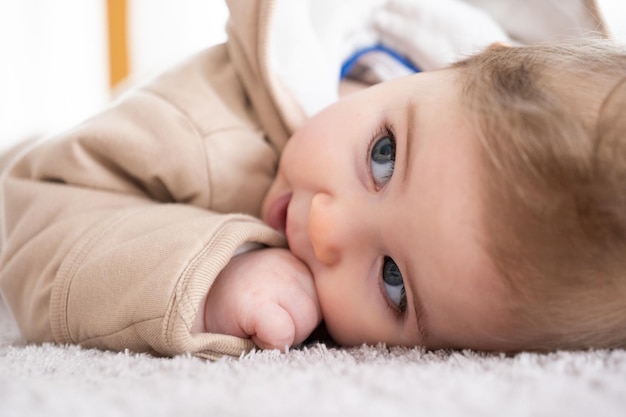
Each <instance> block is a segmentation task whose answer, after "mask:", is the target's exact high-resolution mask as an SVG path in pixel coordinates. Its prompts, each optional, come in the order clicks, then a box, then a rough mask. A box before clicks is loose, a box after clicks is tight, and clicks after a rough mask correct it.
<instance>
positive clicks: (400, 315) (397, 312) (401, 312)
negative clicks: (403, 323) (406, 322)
mask: <svg viewBox="0 0 626 417" xmlns="http://www.w3.org/2000/svg"><path fill="white" fill-rule="evenodd" d="M384 258H385V257H383V262H384ZM379 270H381V271H382V266H381V267H380V268H379ZM381 278H382V277H381ZM378 289H379V290H380V295H381V296H382V297H383V299H384V300H385V306H386V307H387V308H388V309H389V311H391V313H392V314H393V315H394V316H396V319H397V320H403V319H404V318H405V317H406V315H407V311H408V309H407V308H406V306H405V307H404V309H400V308H398V307H397V306H396V305H394V304H393V303H392V302H391V300H390V299H389V297H388V296H387V292H386V290H385V284H384V283H383V280H382V279H379V280H378ZM402 292H403V294H404V296H405V297H406V293H405V292H406V286H405V287H404V288H403V289H402ZM407 302H408V299H407Z"/></svg>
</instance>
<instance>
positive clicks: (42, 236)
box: [0, 46, 284, 357]
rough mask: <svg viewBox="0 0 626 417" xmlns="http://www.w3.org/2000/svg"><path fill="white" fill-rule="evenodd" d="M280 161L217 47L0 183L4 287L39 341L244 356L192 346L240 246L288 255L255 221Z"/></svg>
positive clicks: (27, 160)
mask: <svg viewBox="0 0 626 417" xmlns="http://www.w3.org/2000/svg"><path fill="white" fill-rule="evenodd" d="M276 160H277V155H276V153H275V151H274V150H273V149H272V147H271V146H270V145H268V143H267V141H266V140H265V138H264V135H263V133H262V131H261V129H260V128H259V126H258V125H257V122H256V120H255V117H254V112H253V111H252V110H251V109H250V107H249V103H248V102H247V100H246V97H245V94H244V92H243V90H242V89H241V85H240V83H239V82H238V80H237V76H236V74H235V72H234V71H233V69H232V66H231V65H230V63H229V60H228V57H227V53H226V51H225V48H224V47H223V46H218V47H214V48H212V49H210V50H207V51H205V52H203V53H201V54H199V55H198V56H196V57H195V58H193V59H192V60H191V61H189V62H187V63H186V64H184V65H182V66H181V67H179V68H178V69H176V70H174V71H172V72H170V73H167V74H165V75H163V76H161V77H159V78H158V79H156V80H154V81H153V82H151V83H150V84H147V85H145V86H144V87H143V88H140V89H138V90H136V91H134V92H132V93H129V94H128V95H127V96H126V97H125V98H123V99H121V100H119V101H118V102H117V103H116V104H114V105H112V106H111V107H110V108H108V109H107V110H105V111H104V112H102V113H101V114H98V115H97V116H95V117H93V118H92V119H90V120H87V121H86V122H84V123H83V124H82V125H80V126H78V127H76V128H75V129H72V130H71V131H69V132H66V133H64V134H62V135H60V136H59V137H56V138H53V139H50V140H47V141H45V142H44V143H40V144H38V145H36V146H34V147H32V148H31V149H30V150H28V151H25V152H24V153H23V154H22V156H21V157H18V158H16V160H15V162H14V163H13V164H12V165H11V166H10V167H9V168H8V169H7V170H6V171H5V174H4V176H3V181H2V204H3V213H2V214H3V218H2V220H3V224H2V226H3V230H2V232H3V247H2V258H1V260H0V268H1V269H0V288H1V290H2V294H3V296H4V298H5V299H6V301H7V303H8V305H9V307H10V309H11V311H12V312H13V315H14V317H15V318H16V320H17V322H18V325H19V327H20V329H21V331H22V332H23V334H24V336H25V337H26V338H27V339H28V340H30V341H34V342H46V341H52V342H57V343H74V344H80V345H83V346H85V347H97V348H103V349H113V350H124V349H131V350H134V351H149V352H156V353H159V354H163V355H174V354H178V353H183V352H192V353H194V354H196V355H199V356H204V357H218V356H220V355H223V354H230V355H239V354H240V353H241V352H243V351H246V350H248V349H250V348H251V347H252V346H253V345H252V343H251V342H250V341H249V340H245V339H239V338H236V337H231V336H226V335H217V334H193V335H192V334H190V331H189V330H190V327H191V325H192V323H193V321H194V318H195V316H196V313H197V309H198V306H199V304H200V302H201V300H202V298H203V297H204V295H205V294H206V292H207V291H209V289H210V287H211V284H212V283H213V281H214V279H215V277H216V276H217V275H218V273H219V272H220V270H221V269H222V268H223V267H224V265H226V264H227V263H228V261H229V260H230V258H231V256H232V254H233V253H234V252H235V251H236V249H237V248H238V247H239V246H240V245H241V244H242V243H244V242H247V241H253V242H259V243H262V244H264V245H269V246H281V245H284V239H283V238H282V236H281V235H280V234H278V233H277V232H275V231H273V230H272V229H271V228H269V227H267V226H265V225H264V224H262V223H261V222H260V221H259V220H258V219H257V218H256V217H255V215H257V214H258V209H259V204H260V201H261V199H262V196H263V194H264V193H265V191H266V188H267V186H268V185H269V183H270V181H271V178H272V176H273V174H274V169H275V164H276Z"/></svg>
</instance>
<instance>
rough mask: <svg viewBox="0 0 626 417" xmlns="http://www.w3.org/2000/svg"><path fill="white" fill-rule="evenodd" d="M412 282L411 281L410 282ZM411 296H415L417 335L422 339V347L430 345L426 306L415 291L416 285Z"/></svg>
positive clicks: (412, 286) (414, 310)
mask: <svg viewBox="0 0 626 417" xmlns="http://www.w3.org/2000/svg"><path fill="white" fill-rule="evenodd" d="M409 281H410V280H409ZM410 282H411V283H413V282H414V281H410ZM411 294H412V295H413V297H412V298H413V312H414V314H415V325H416V326H417V334H418V335H419V338H420V345H421V346H428V345H429V336H430V335H429V331H428V320H427V316H426V310H424V304H423V303H422V300H421V298H420V296H419V294H418V292H417V290H416V289H415V285H411Z"/></svg>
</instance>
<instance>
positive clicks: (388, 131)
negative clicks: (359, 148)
mask: <svg viewBox="0 0 626 417" xmlns="http://www.w3.org/2000/svg"><path fill="white" fill-rule="evenodd" d="M385 136H389V138H390V139H391V140H392V141H393V142H394V143H395V142H396V135H395V133H394V130H393V125H391V124H390V123H388V122H386V121H384V122H383V123H382V125H381V126H380V127H378V128H377V129H376V130H375V131H374V134H373V135H372V137H371V139H370V140H369V143H368V145H367V152H366V153H365V166H367V172H368V174H369V178H370V181H371V183H372V187H374V188H375V189H376V191H378V190H379V189H380V188H379V187H378V186H376V184H375V182H374V180H373V179H372V176H373V173H372V168H371V165H370V155H371V153H372V148H373V147H374V145H375V144H376V142H377V141H378V140H379V139H381V138H383V137H385Z"/></svg>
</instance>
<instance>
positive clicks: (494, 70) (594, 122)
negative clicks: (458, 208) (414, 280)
mask: <svg viewBox="0 0 626 417" xmlns="http://www.w3.org/2000/svg"><path fill="white" fill-rule="evenodd" d="M455 68H457V69H459V70H460V74H461V76H460V79H461V82H462V89H463V100H464V105H465V106H466V107H467V108H468V111H469V113H468V114H469V115H470V117H471V118H472V119H473V120H474V122H475V124H476V129H477V132H478V136H479V138H480V141H481V143H482V156H483V162H484V164H483V165H484V169H483V175H484V178H483V184H484V185H485V190H484V193H483V194H484V196H483V197H484V201H483V207H484V218H483V223H484V225H485V230H486V238H485V242H484V245H485V247H486V250H487V252H488V254H489V256H490V257H491V258H492V260H493V262H494V264H495V265H496V268H497V270H498V272H499V273H500V274H501V275H502V277H503V278H504V279H505V281H506V282H507V284H508V285H509V287H510V288H511V290H512V291H511V292H512V293H513V294H515V296H514V297H513V300H514V301H513V302H512V304H511V310H512V312H513V317H516V320H519V322H518V323H516V328H519V331H518V332H516V334H515V335H514V336H513V339H514V341H512V343H513V344H514V345H515V346H518V347H519V348H521V349H533V350H552V349H578V348H588V347H618V346H621V347H623V346H626V81H625V80H626V51H625V50H624V48H622V47H620V46H617V45H614V44H610V43H609V42H608V41H585V42H581V43H576V44H573V43H570V44H566V45H563V44H561V45H537V46H525V47H492V48H490V49H488V50H487V51H485V52H483V53H481V54H479V55H476V56H474V57H471V58H469V59H467V60H465V61H463V62H460V63H458V64H457V65H456V66H455Z"/></svg>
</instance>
